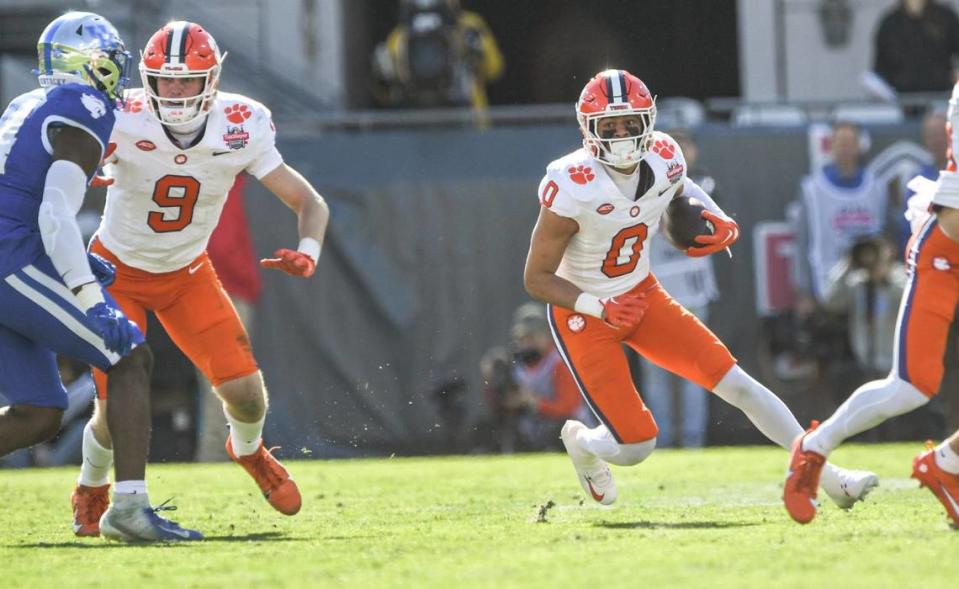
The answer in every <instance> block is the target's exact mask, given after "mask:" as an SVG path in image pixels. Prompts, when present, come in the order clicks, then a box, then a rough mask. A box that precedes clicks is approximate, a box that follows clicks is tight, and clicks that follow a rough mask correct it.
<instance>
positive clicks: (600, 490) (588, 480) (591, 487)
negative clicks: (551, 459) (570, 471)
mask: <svg viewBox="0 0 959 589" xmlns="http://www.w3.org/2000/svg"><path fill="white" fill-rule="evenodd" d="M584 429H586V426H585V425H583V424H582V423H580V422H579V421H576V420H573V419H570V420H567V421H566V423H565V424H564V425H563V430H562V431H561V432H560V435H559V437H560V438H561V439H562V440H563V446H566V453H567V454H569V459H570V460H571V461H572V463H573V468H575V469H576V476H577V478H578V479H579V484H580V486H582V487H583V491H585V492H586V494H587V495H589V496H590V497H592V498H593V500H595V501H596V502H597V503H602V504H603V505H612V503H613V502H614V501H616V497H617V493H616V482H615V481H613V473H611V472H610V471H609V466H608V465H607V464H606V463H605V462H603V461H602V460H601V459H599V458H597V457H596V456H593V455H592V454H589V453H587V452H584V451H583V450H582V449H581V448H580V447H579V444H577V443H576V434H577V433H578V432H579V431H580V430H584Z"/></svg>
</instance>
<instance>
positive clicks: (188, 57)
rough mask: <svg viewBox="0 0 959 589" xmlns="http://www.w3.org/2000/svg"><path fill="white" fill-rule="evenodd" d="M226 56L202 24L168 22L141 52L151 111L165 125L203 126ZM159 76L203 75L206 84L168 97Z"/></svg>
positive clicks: (144, 82) (148, 105) (179, 127)
mask: <svg viewBox="0 0 959 589" xmlns="http://www.w3.org/2000/svg"><path fill="white" fill-rule="evenodd" d="M225 58H226V53H224V54H223V55H220V49H219V47H217V45H216V40H214V39H213V35H211V34H210V33H208V32H207V31H206V30H205V29H204V28H203V27H201V26H200V25H198V24H196V23H191V22H186V21H182V20H181V21H174V22H171V23H167V24H166V25H164V26H163V28H161V29H160V30H159V31H157V32H155V33H153V36H152V37H150V40H149V41H147V45H146V48H145V49H144V50H143V51H142V52H141V53H140V77H141V78H143V89H144V91H145V92H146V95H147V107H148V108H149V109H150V112H152V113H153V114H155V115H156V116H157V117H158V118H159V119H160V122H162V123H163V124H164V125H168V126H171V127H176V128H178V129H186V130H189V129H190V128H194V127H199V125H200V124H201V123H202V121H203V117H205V116H206V115H207V113H208V112H209V110H210V107H211V106H212V103H213V100H214V99H215V98H216V92H217V88H218V86H219V84H220V67H221V64H222V63H223V60H224V59H225ZM158 78H201V79H202V80H203V87H202V88H201V89H200V93H199V94H196V95H194V96H179V97H176V98H175V99H173V98H164V97H161V96H160V95H159V88H158V84H157V79H158Z"/></svg>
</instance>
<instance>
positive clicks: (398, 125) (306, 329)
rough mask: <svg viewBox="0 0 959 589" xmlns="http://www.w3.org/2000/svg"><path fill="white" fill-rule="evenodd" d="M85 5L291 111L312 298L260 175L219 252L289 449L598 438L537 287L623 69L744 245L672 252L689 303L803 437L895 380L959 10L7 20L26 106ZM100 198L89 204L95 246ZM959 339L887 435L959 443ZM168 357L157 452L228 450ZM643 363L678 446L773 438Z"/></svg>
mask: <svg viewBox="0 0 959 589" xmlns="http://www.w3.org/2000/svg"><path fill="white" fill-rule="evenodd" d="M68 8H73V9H81V10H83V9H86V10H92V11H95V12H98V13H100V14H103V15H104V16H106V17H107V18H108V19H110V20H111V21H112V22H113V23H114V24H115V25H116V26H117V28H118V29H119V30H120V32H121V34H122V35H123V36H124V38H125V40H126V41H127V43H128V45H129V47H130V49H131V51H132V52H133V53H134V54H135V55H136V53H137V50H138V49H139V48H141V47H142V46H143V44H144V42H145V41H146V39H147V38H148V36H149V35H150V34H151V33H152V32H153V31H154V30H156V29H157V28H158V27H159V26H161V25H162V24H163V23H164V22H166V21H168V20H171V19H173V18H178V19H186V20H192V21H196V22H199V23H201V24H203V26H204V27H205V28H206V29H207V30H208V31H210V32H211V33H212V34H213V35H214V36H215V37H216V39H217V40H218V42H219V45H220V47H221V49H223V50H226V51H229V58H228V59H227V60H226V61H225V64H224V70H223V77H222V82H221V87H222V88H223V89H225V90H228V91H235V92H240V93H244V94H247V95H249V96H251V97H253V98H255V99H257V100H260V101H261V102H263V103H265V104H266V105H267V106H268V107H270V108H271V109H272V111H273V115H274V119H275V122H276V126H277V129H278V146H279V148H280V151H281V152H282V153H283V154H284V156H285V158H286V159H287V160H288V161H290V163H291V164H293V165H294V166H295V167H296V168H297V169H298V170H300V171H301V172H302V173H304V175H306V176H307V177H308V178H309V180H310V181H311V182H312V183H313V184H314V185H315V186H317V188H318V189H319V190H320V192H321V193H323V195H324V197H325V198H326V199H327V201H328V202H329V204H330V208H331V213H332V225H331V229H330V233H329V236H328V243H327V245H326V247H325V249H324V252H323V256H322V257H321V259H320V263H319V268H318V272H317V275H316V277H315V278H313V279H312V280H311V281H310V282H309V283H304V282H302V281H295V280H294V279H290V278H287V277H285V276H280V275H270V276H267V275H266V274H261V273H260V272H259V270H258V267H257V265H256V260H257V259H258V258H259V257H261V254H267V253H269V252H271V251H273V249H275V248H276V247H279V246H281V245H283V244H285V243H286V241H288V239H289V236H290V235H292V231H293V226H292V222H291V221H289V220H288V219H287V217H286V216H285V215H284V211H283V210H282V207H281V205H280V204H278V203H277V202H276V201H275V199H269V198H263V196H264V194H262V193H261V191H262V189H261V188H260V187H259V186H257V185H255V183H252V184H247V183H246V182H245V179H244V178H243V177H242V176H241V177H238V179H237V183H236V185H235V186H234V189H233V191H232V193H231V197H230V200H229V202H228V205H227V208H226V210H225V212H224V216H223V220H222V221H221V224H220V226H219V228H218V229H217V232H216V233H215V234H214V237H213V241H212V242H211V244H210V254H211V257H212V259H213V261H214V264H215V266H216V269H217V272H218V273H219V275H220V277H221V279H222V281H223V282H224V285H225V286H226V288H227V290H228V291H229V292H230V294H231V296H233V297H234V301H235V302H236V303H237V306H238V307H239V308H240V309H241V311H242V314H243V317H244V320H245V321H246V323H247V325H248V328H249V329H250V331H251V334H252V339H253V344H254V347H255V349H256V353H257V357H258V359H259V361H260V363H261V368H262V369H263V371H264V376H265V379H266V383H267V386H268V388H269V389H270V392H271V406H272V408H271V413H270V418H269V420H268V422H267V427H266V433H265V437H266V439H267V442H268V443H270V444H273V445H283V446H284V447H285V453H286V455H287V456H290V455H295V456H300V457H348V456H361V455H371V454H390V453H404V454H410V453H438V452H443V453H445V452H517V451H531V450H548V449H558V448H559V447H560V446H559V444H558V443H559V439H558V432H559V428H560V427H561V426H562V424H563V421H564V420H565V419H567V418H570V417H576V418H578V419H584V420H588V419H590V416H589V415H588V410H587V409H586V408H585V406H584V405H583V403H582V400H581V398H580V396H579V393H578V391H577V390H576V386H575V383H574V381H573V379H572V378H571V376H570V375H569V373H568V371H567V369H566V368H565V366H564V364H563V363H562V362H561V360H560V358H559V355H558V353H557V351H556V349H555V347H554V345H553V342H552V338H551V337H550V334H549V327H548V323H547V320H546V315H545V310H544V308H543V307H542V306H541V305H539V304H537V303H534V302H530V301H529V300H528V297H526V295H525V293H524V291H523V287H522V279H521V276H522V268H523V263H524V257H525V253H526V250H527V246H528V239H529V232H530V229H531V228H532V224H533V222H534V220H535V218H536V214H537V208H538V203H537V197H536V186H537V183H538V182H539V179H540V178H541V176H542V173H543V171H544V169H545V166H546V164H547V163H549V162H550V161H551V160H553V159H555V158H557V157H559V156H560V155H562V154H564V153H567V152H569V151H572V150H573V149H576V148H577V147H578V145H579V141H580V139H579V137H578V135H577V129H576V125H575V117H574V111H573V103H574V101H575V100H576V98H577V97H578V95H579V92H580V90H581V89H582V87H583V85H584V84H585V83H586V81H587V80H588V79H589V78H590V77H591V76H592V75H593V74H594V73H596V72H598V71H600V70H602V69H606V68H607V67H615V68H622V69H627V70H629V71H630V72H632V73H633V74H635V75H637V76H639V77H640V78H641V79H643V80H644V81H645V82H646V84H647V85H648V86H649V88H650V89H651V91H652V92H653V94H654V95H656V96H657V107H658V118H657V122H656V127H657V128H658V129H660V130H664V131H667V132H670V133H672V134H673V136H674V137H675V138H676V139H677V141H679V142H680V145H681V147H682V149H683V151H684V153H685V156H686V159H687V162H688V167H689V171H690V176H691V177H692V178H693V179H694V180H696V181H697V182H698V183H699V184H700V185H701V186H702V187H703V188H704V189H706V190H707V191H708V192H710V193H711V194H712V195H713V196H714V198H716V199H717V201H718V202H719V203H720V204H721V206H723V207H724V208H725V210H726V211H727V212H729V213H730V214H732V215H733V216H734V217H735V218H736V219H737V221H738V222H739V224H740V226H741V227H742V228H743V230H744V236H743V238H742V239H741V240H740V241H739V243H738V244H737V245H736V246H735V247H734V248H733V252H734V254H735V256H734V258H732V259H728V258H726V257H725V256H716V257H715V258H716V259H715V260H709V259H707V260H699V259H697V260H694V259H690V258H686V257H685V256H683V255H682V254H680V253H679V252H677V251H675V250H673V249H672V248H671V246H669V245H668V244H667V243H666V242H665V241H660V240H658V239H657V241H656V242H654V244H653V246H652V253H651V255H652V256H653V271H654V273H655V274H656V275H657V276H658V277H659V279H660V280H661V282H662V283H663V284H664V286H665V287H666V289H667V290H668V291H669V292H671V293H672V294H673V295H674V296H675V297H676V298H677V299H678V300H679V301H680V302H682V303H683V304H684V305H685V306H686V307H687V308H689V309H690V310H691V311H693V312H694V313H695V314H696V315H697V316H699V317H700V318H701V319H703V320H704V321H706V322H707V323H708V324H709V325H710V326H711V327H712V328H713V329H714V330H715V331H716V332H717V333H718V334H719V335H720V337H721V338H722V339H723V340H724V341H725V342H727V344H729V346H730V348H731V350H732V351H733V353H734V354H735V355H736V356H737V358H738V359H739V361H740V363H741V364H742V365H743V366H744V367H745V368H746V369H747V370H748V371H749V372H751V373H753V374H755V375H757V376H758V377H760V379H761V380H763V381H764V382H765V384H767V385H768V386H770V388H772V389H773V390H774V391H776V392H777V393H778V394H779V395H780V396H781V397H783V399H784V400H785V401H786V403H787V404H788V405H789V406H790V407H791V408H792V409H793V411H794V412H795V413H796V414H797V416H798V417H799V418H800V420H801V421H803V420H808V419H809V418H811V417H821V416H823V415H826V414H828V413H829V412H831V411H832V410H833V409H834V408H835V407H836V406H837V405H838V404H839V403H840V402H841V401H842V400H843V399H844V398H845V397H846V396H847V395H848V394H849V393H850V392H851V391H852V390H853V389H854V388H855V387H856V386H857V385H858V384H860V383H861V382H864V381H866V380H869V379H871V378H874V377H876V376H881V375H884V374H885V373H887V372H888V370H889V368H890V366H891V363H892V349H891V345H892V342H893V334H892V332H893V330H894V324H895V318H896V313H897V308H898V301H899V298H900V295H901V293H902V288H903V283H904V279H905V274H904V272H905V270H904V265H903V255H904V250H905V247H906V242H907V240H908V237H909V235H908V225H907V224H906V222H905V219H904V217H903V212H904V211H905V202H906V199H907V198H908V196H909V192H908V189H907V188H906V182H907V181H908V180H909V179H910V178H911V177H913V176H915V175H917V174H921V175H924V176H927V177H930V178H936V176H937V173H938V170H939V169H942V168H943V167H944V165H945V164H944V162H945V159H946V149H947V146H948V140H947V135H946V130H945V116H944V112H945V107H946V101H947V99H948V97H949V93H950V90H951V89H952V86H953V84H954V82H955V81H956V77H957V72H959V69H957V67H959V61H957V60H959V17H957V16H956V14H957V9H959V0H948V1H947V0H674V1H672V2H665V3H656V2H639V1H635V0H607V1H604V2H601V3H596V2H587V1H585V0H566V1H562V2H561V1H559V0H524V1H523V2H499V1H494V0H462V1H461V0H398V1H397V0H270V1H269V2H267V1H266V0H207V1H205V2H202V3H197V2H188V1H185V0H163V1H160V0H97V1H94V0H87V1H85V2H84V1H82V0H76V1H74V2H63V1H59V0H29V1H27V0H0V100H2V102H3V103H4V105H5V104H6V103H8V102H9V101H10V100H11V99H12V98H14V97H15V96H17V95H18V94H20V93H22V92H24V91H27V90H30V89H32V88H34V87H35V86H36V82H35V78H34V77H33V75H32V74H31V69H33V68H34V67H35V62H36V43H37V37H38V35H39V33H40V31H41V30H42V29H43V27H44V26H45V25H46V23H47V22H49V20H51V19H52V18H54V17H56V16H57V15H58V14H60V13H62V12H63V11H64V10H66V9H68ZM134 85H135V86H136V85H138V84H136V83H134ZM102 203H103V194H102V192H98V191H97V190H93V191H91V193H90V194H89V195H88V200H87V204H86V205H85V209H84V211H83V212H82V213H81V214H82V220H83V221H84V223H83V225H82V226H83V227H86V229H87V231H88V236H89V233H92V231H93V230H94V229H95V228H96V225H97V222H98V219H99V214H100V207H102ZM664 337H668V334H664ZM957 337H959V336H957V335H956V334H955V331H954V332H953V334H952V336H951V342H952V344H951V346H950V349H949V350H948V352H947V358H946V366H947V374H946V378H945V379H944V383H943V391H942V393H941V394H940V395H939V396H938V397H937V398H936V399H935V400H934V402H933V403H930V405H929V406H928V407H926V408H924V409H923V410H922V411H918V412H915V413H913V414H910V415H909V416H905V417H902V418H899V419H896V420H893V421H891V422H888V423H887V424H885V425H884V426H883V427H882V428H880V429H879V430H877V431H876V432H874V433H870V434H866V435H869V436H871V438H870V439H872V440H878V439H882V440H894V439H924V438H939V437H941V436H942V434H943V433H944V432H945V431H947V430H948V431H952V429H955V428H956V427H957V426H959V390H957V389H959V369H957V365H959V352H957V350H956V341H957ZM150 338H151V344H152V345H153V347H154V351H155V354H156V356H157V363H156V368H155V371H154V376H153V379H154V382H153V399H154V401H153V403H154V413H155V416H154V436H153V449H152V459H153V460H193V459H196V460H220V459H223V458H225V455H224V454H223V450H222V447H221V442H222V438H223V433H224V432H222V431H218V430H219V427H220V426H219V425H215V426H211V425H210V424H211V423H212V421H211V420H205V419H204V416H205V415H206V414H210V412H211V411H212V412H214V414H215V412H216V411H218V403H217V402H216V401H215V400H214V397H213V395H211V394H210V393H209V385H208V384H206V383H203V382H202V377H200V376H198V375H197V373H196V372H195V371H194V369H193V368H192V366H191V365H190V364H189V362H188V361H187V360H186V359H185V358H183V357H182V355H180V353H179V352H178V351H177V350H176V349H175V347H174V346H173V344H172V343H171V342H170V341H169V340H168V339H166V338H165V335H164V333H163V330H162V328H161V327H160V326H159V325H151V327H150ZM634 368H635V376H636V379H637V383H638V385H639V388H640V391H641V393H642V395H643V397H644V399H645V400H646V402H647V403H648V404H649V405H650V407H651V408H652V410H653V413H654V415H655V416H656V419H657V422H658V423H659V425H660V428H661V433H660V438H659V440H660V445H661V446H682V447H700V446H704V445H709V444H737V443H753V442H759V441H761V438H760V437H759V434H758V433H757V432H755V431H754V430H753V429H752V428H751V427H749V425H748V424H747V422H746V421H745V419H744V418H742V417H741V416H739V415H738V414H737V413H735V412H733V411H732V410H731V409H730V408H727V407H725V406H722V404H720V403H717V402H715V401H714V399H712V398H711V396H710V395H709V394H707V393H706V392H704V391H702V390H698V389H697V388H696V387H695V386H693V385H691V384H689V383H685V382H681V381H678V380H677V379H675V378H674V377H672V376H671V375H669V374H666V373H663V372H662V371H661V370H660V369H658V368H657V367H655V366H652V365H650V364H648V363H644V362H641V361H640V360H639V359H636V362H635V366H634ZM62 375H63V378H64V382H66V383H68V384H69V385H70V386H69V388H70V391H71V396H72V401H73V402H72V404H71V411H70V412H68V416H67V417H68V419H66V421H65V427H64V430H63V432H62V433H61V435H60V436H59V438H57V439H56V440H55V441H54V442H52V443H50V444H47V445H44V446H41V447H39V448H36V449H34V450H33V451H29V452H27V451H25V452H21V453H18V454H16V455H14V456H12V457H10V458H8V459H7V461H6V464H8V465H30V464H62V463H66V462H71V461H76V460H78V457H79V439H80V430H81V429H82V424H83V423H84V420H83V418H84V417H85V416H86V415H88V412H89V407H90V400H91V398H92V388H91V386H90V380H89V377H88V375H87V374H86V372H85V368H84V367H83V366H78V365H76V364H74V363H72V362H70V361H69V360H67V359H63V362H62ZM0 396H2V391H0ZM0 404H2V403H0ZM78 424H79V425H78ZM211 429H212V430H213V431H211Z"/></svg>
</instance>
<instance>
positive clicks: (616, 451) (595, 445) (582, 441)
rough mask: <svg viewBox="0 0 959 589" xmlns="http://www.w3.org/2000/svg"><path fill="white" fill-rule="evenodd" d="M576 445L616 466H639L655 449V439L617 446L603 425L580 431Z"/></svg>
mask: <svg viewBox="0 0 959 589" xmlns="http://www.w3.org/2000/svg"><path fill="white" fill-rule="evenodd" d="M576 443H577V444H578V445H579V447H580V448H581V449H582V450H584V451H585V452H588V453H589V454H592V455H593V456H596V457H597V458H600V459H602V460H604V461H606V462H609V463H610V464H615V465H617V466H633V465H635V464H639V463H640V462H642V461H643V460H646V458H648V457H649V455H650V454H652V453H653V450H655V449H656V438H653V439H651V440H646V441H644V442H637V443H635V444H619V443H617V442H616V439H615V438H614V437H613V434H612V433H611V432H610V431H609V428H607V427H606V426H605V425H600V426H598V427H594V428H593V429H583V430H580V431H579V432H578V433H577V435H576Z"/></svg>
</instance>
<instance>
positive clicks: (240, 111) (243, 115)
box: [223, 104, 253, 125]
mask: <svg viewBox="0 0 959 589" xmlns="http://www.w3.org/2000/svg"><path fill="white" fill-rule="evenodd" d="M223 112H225V113H226V120H228V121H230V122H231V123H236V124H237V125H240V124H242V123H243V121H245V120H247V119H249V118H250V117H251V116H253V113H252V112H250V109H249V108H247V106H246V105H245V104H234V105H232V106H228V107H226V108H225V109H224V110H223Z"/></svg>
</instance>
